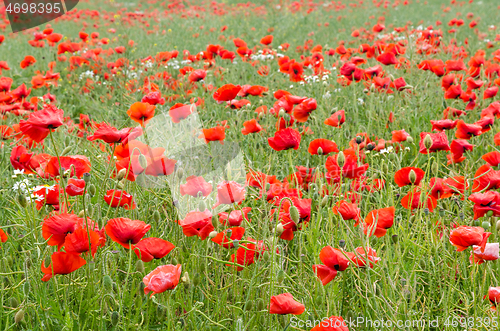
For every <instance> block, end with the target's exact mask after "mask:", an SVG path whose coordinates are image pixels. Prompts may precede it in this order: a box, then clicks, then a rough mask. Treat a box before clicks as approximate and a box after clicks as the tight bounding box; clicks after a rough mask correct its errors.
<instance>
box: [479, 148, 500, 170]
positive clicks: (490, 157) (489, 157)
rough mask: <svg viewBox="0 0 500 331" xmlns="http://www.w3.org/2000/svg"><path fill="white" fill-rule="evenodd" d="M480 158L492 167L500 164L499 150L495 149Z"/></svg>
mask: <svg viewBox="0 0 500 331" xmlns="http://www.w3.org/2000/svg"><path fill="white" fill-rule="evenodd" d="M481 158H482V159H483V160H485V161H486V162H488V164H489V165H491V166H492V167H496V166H498V165H499V164H500V152H497V151H493V152H489V153H486V154H484V155H483V156H482V157H481Z"/></svg>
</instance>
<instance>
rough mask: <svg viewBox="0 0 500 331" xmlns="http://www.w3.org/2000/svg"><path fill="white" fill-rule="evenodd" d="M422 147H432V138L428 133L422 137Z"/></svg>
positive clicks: (428, 148)
mask: <svg viewBox="0 0 500 331" xmlns="http://www.w3.org/2000/svg"><path fill="white" fill-rule="evenodd" d="M424 147H425V149H427V150H430V149H431V147H432V138H431V135H430V134H427V135H426V136H425V138H424Z"/></svg>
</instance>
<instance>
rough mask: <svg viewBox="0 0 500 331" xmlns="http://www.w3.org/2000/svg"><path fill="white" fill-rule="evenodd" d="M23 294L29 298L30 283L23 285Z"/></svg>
mask: <svg viewBox="0 0 500 331" xmlns="http://www.w3.org/2000/svg"><path fill="white" fill-rule="evenodd" d="M23 292H24V295H25V296H27V295H28V293H29V292H30V282H29V281H26V282H24V284H23Z"/></svg>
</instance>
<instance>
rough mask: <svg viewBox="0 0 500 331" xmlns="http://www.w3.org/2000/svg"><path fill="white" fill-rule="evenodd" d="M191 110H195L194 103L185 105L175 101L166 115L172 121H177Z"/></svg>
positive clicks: (185, 116) (191, 111) (184, 117)
mask: <svg viewBox="0 0 500 331" xmlns="http://www.w3.org/2000/svg"><path fill="white" fill-rule="evenodd" d="M193 112H196V105H195V104H190V105H185V104H182V103H176V104H175V105H173V106H172V107H170V109H169V111H168V115H169V116H170V118H171V119H172V122H174V123H179V122H180V121H181V120H183V119H186V118H187V117H188V116H189V115H191V114H192V113H193Z"/></svg>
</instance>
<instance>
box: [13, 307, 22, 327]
mask: <svg viewBox="0 0 500 331" xmlns="http://www.w3.org/2000/svg"><path fill="white" fill-rule="evenodd" d="M23 319H24V310H22V309H19V311H18V312H17V313H16V315H14V322H16V324H19V323H21V322H22V321H23Z"/></svg>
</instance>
